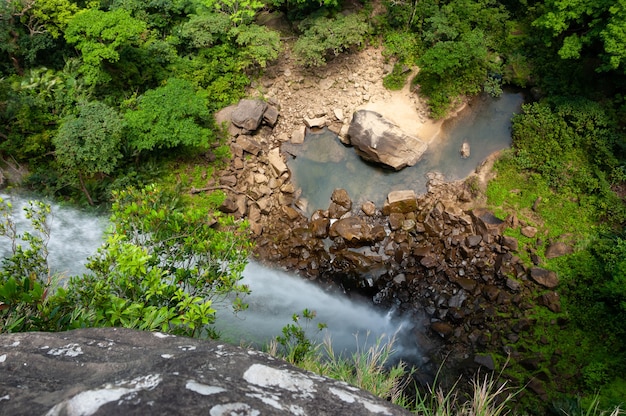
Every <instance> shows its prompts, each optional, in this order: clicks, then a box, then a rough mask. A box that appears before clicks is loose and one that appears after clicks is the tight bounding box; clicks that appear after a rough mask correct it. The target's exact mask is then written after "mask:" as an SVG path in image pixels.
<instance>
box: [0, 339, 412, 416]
mask: <svg viewBox="0 0 626 416" xmlns="http://www.w3.org/2000/svg"><path fill="white" fill-rule="evenodd" d="M0 374H2V377H0V414H3V415H4V414H6V415H14V416H15V415H49V416H53V415H83V416H87V415H146V414H172V415H173V414H181V415H186V416H191V415H211V416H218V415H232V414H236V415H249V416H252V415H314V416H320V415H404V414H409V413H408V412H407V411H405V410H404V409H402V408H400V407H397V406H394V405H392V404H390V403H389V402H387V401H385V400H382V399H379V398H377V397H375V396H373V395H371V394H370V393H367V392H364V391H362V390H360V389H357V388H355V387H352V386H350V385H348V384H346V383H342V382H338V381H335V380H331V379H328V378H325V377H321V376H318V375H315V374H313V373H309V372H305V371H303V370H300V369H298V368H296V367H294V366H292V365H290V364H288V363H286V362H284V361H282V360H279V359H276V358H274V357H272V356H270V355H268V354H265V353H262V352H259V351H256V350H253V349H245V348H239V347H235V346H232V345H228V344H224V343H221V342H217V341H208V340H198V339H190V338H185V337H176V336H172V335H166V334H162V333H158V332H141V331H134V330H129V329H116V328H92V329H79V330H74V331H69V332H60V333H37V332H32V333H18V334H3V335H0Z"/></svg>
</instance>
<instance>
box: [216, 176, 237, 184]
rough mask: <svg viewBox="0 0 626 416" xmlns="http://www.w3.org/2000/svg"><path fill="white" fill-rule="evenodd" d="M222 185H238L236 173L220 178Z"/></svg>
mask: <svg viewBox="0 0 626 416" xmlns="http://www.w3.org/2000/svg"><path fill="white" fill-rule="evenodd" d="M220 185H226V186H235V185H237V177H236V176H235V175H226V176H222V177H221V178H220Z"/></svg>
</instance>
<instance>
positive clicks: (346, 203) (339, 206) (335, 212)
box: [328, 189, 352, 218]
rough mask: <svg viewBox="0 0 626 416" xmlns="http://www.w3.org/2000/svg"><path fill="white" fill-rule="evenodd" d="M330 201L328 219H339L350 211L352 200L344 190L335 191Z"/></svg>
mask: <svg viewBox="0 0 626 416" xmlns="http://www.w3.org/2000/svg"><path fill="white" fill-rule="evenodd" d="M330 200H331V201H332V202H331V203H330V206H329V207H328V216H329V217H330V218H341V217H342V216H343V215H344V214H346V213H348V212H350V210H351V209H352V200H351V199H350V196H349V195H348V191H346V190H345V189H335V190H334V191H333V194H332V195H331V197H330Z"/></svg>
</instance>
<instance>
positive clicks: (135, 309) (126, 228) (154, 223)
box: [54, 185, 250, 337]
mask: <svg viewBox="0 0 626 416" xmlns="http://www.w3.org/2000/svg"><path fill="white" fill-rule="evenodd" d="M113 199H114V203H113V206H112V216H111V219H112V222H113V223H114V224H115V227H114V229H113V230H112V231H111V234H110V235H109V238H108V239H107V242H106V244H105V245H104V246H103V247H102V248H101V249H100V251H99V253H98V254H97V255H96V256H94V257H93V258H92V259H91V261H90V262H89V263H88V265H87V267H88V268H89V270H90V271H91V273H92V274H90V275H85V276H82V277H75V278H72V279H71V281H70V284H69V287H68V289H67V290H61V291H60V293H59V295H58V297H57V298H55V299H54V304H56V305H57V307H58V308H59V309H60V311H61V312H59V315H60V316H61V317H63V318H62V319H58V320H57V323H56V325H57V326H58V327H60V328H63V327H67V326H69V327H78V326H82V325H89V326H124V327H129V328H138V329H146V330H161V331H166V332H173V333H176V334H182V335H186V336H196V337H197V336H214V335H215V333H214V332H213V331H212V330H211V328H210V325H211V324H212V323H213V322H214V321H215V317H216V309H215V308H214V306H215V305H216V304H217V303H218V302H229V303H231V304H232V307H233V308H234V310H235V311H238V310H241V309H244V308H246V305H245V304H244V303H243V301H242V297H241V296H242V295H244V294H247V293H248V291H249V290H248V287H247V286H245V285H242V284H241V283H240V280H241V279H242V277H243V276H242V272H243V269H244V267H245V265H246V262H247V256H248V254H249V247H250V246H249V243H248V240H247V236H246V234H245V225H246V224H245V223H241V224H239V225H237V224H235V223H234V222H233V221H232V218H219V217H218V214H217V213H215V214H210V213H209V214H207V211H206V210H205V209H196V208H193V207H191V206H188V205H185V204H182V203H180V202H179V200H178V196H177V195H173V194H168V193H166V192H164V191H162V190H161V189H160V188H159V187H157V186H154V185H149V186H147V187H145V188H143V189H128V190H124V191H119V192H114V193H113ZM213 215H215V216H213ZM213 218H215V219H214V220H213ZM214 221H216V222H214ZM217 224H219V226H216V225H217ZM231 295H234V297H233V296H231Z"/></svg>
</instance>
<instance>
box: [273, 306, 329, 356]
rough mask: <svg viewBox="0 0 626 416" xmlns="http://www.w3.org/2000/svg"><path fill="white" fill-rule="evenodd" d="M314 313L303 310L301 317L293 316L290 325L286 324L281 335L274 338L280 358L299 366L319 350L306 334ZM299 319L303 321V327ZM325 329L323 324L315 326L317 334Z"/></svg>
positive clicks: (317, 345)
mask: <svg viewBox="0 0 626 416" xmlns="http://www.w3.org/2000/svg"><path fill="white" fill-rule="evenodd" d="M315 315H316V313H315V311H311V310H309V309H304V310H303V311H302V316H300V315H299V314H293V316H292V318H291V320H292V321H293V323H292V324H287V325H285V326H284V327H283V329H282V335H279V336H277V337H276V342H277V343H278V345H280V346H281V347H282V351H281V353H280V354H281V356H282V357H283V358H284V359H286V360H287V361H289V362H290V363H293V364H300V363H302V362H303V361H304V360H305V359H311V356H313V355H314V354H315V352H316V351H317V350H318V349H319V344H318V343H315V342H314V341H313V340H312V339H311V335H310V334H308V333H307V332H308V329H309V328H308V326H309V324H310V323H311V322H312V321H313V319H315ZM301 318H302V319H304V320H305V324H304V326H303V325H302V323H301ZM325 327H326V325H325V324H323V323H318V324H317V332H318V333H319V332H320V331H322V330H323V329H324V328H325Z"/></svg>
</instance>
